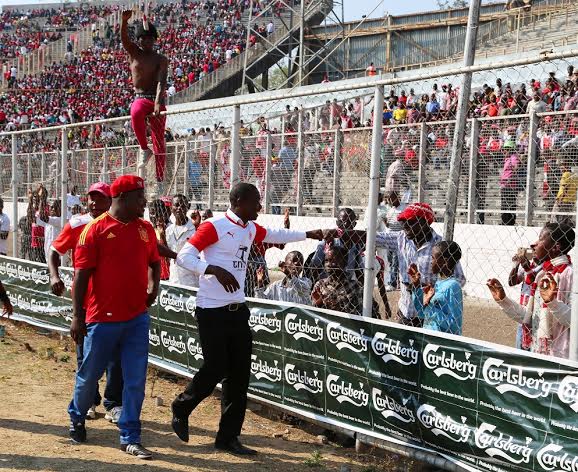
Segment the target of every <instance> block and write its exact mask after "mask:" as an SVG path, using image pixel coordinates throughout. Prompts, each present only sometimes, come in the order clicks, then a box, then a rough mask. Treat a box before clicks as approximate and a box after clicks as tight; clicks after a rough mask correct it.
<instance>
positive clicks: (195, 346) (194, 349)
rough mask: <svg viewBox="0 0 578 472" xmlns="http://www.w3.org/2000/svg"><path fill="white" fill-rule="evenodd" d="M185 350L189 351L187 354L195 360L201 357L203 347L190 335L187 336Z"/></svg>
mask: <svg viewBox="0 0 578 472" xmlns="http://www.w3.org/2000/svg"><path fill="white" fill-rule="evenodd" d="M187 351H189V354H190V355H191V356H193V357H194V358H195V360H197V361H198V360H199V359H202V358H203V349H202V348H201V345H200V344H199V343H198V342H197V340H196V339H195V338H193V337H192V336H189V337H188V339H187Z"/></svg>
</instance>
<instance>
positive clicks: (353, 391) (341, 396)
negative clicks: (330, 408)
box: [327, 374, 369, 406]
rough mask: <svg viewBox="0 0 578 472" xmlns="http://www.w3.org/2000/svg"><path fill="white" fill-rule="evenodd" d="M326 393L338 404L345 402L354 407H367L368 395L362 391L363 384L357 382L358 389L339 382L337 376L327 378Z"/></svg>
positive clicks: (348, 383) (349, 383)
mask: <svg viewBox="0 0 578 472" xmlns="http://www.w3.org/2000/svg"><path fill="white" fill-rule="evenodd" d="M327 391H328V392H329V393H330V394H331V396H333V397H335V398H336V399H337V401H338V402H339V403H343V402H347V403H351V404H352V405H355V406H367V404H368V403H369V393H367V392H366V391H365V390H363V383H361V382H359V389H357V388H355V387H354V386H353V384H352V383H351V382H347V384H346V383H345V381H343V380H342V381H341V382H340V381H339V375H333V374H331V375H328V376H327Z"/></svg>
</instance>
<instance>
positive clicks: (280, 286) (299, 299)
mask: <svg viewBox="0 0 578 472" xmlns="http://www.w3.org/2000/svg"><path fill="white" fill-rule="evenodd" d="M303 263H304V260H303V254H301V253H300V252H299V251H291V252H289V253H288V254H287V256H285V260H284V261H283V262H280V263H279V268H280V269H281V271H282V272H283V274H284V275H285V277H283V279H281V280H278V281H277V282H273V283H272V284H270V285H269V286H268V287H267V288H265V278H266V274H265V269H264V268H263V267H259V268H258V269H257V274H256V275H257V283H256V287H255V296H257V297H258V298H266V299H269V300H277V301H280V302H289V303H300V304H302V305H310V304H311V280H310V279H308V278H307V277H304V276H301V273H302V272H303Z"/></svg>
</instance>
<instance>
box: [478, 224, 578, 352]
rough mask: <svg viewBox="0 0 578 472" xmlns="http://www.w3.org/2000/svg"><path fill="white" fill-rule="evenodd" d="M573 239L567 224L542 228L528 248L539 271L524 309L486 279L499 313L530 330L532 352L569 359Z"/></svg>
mask: <svg viewBox="0 0 578 472" xmlns="http://www.w3.org/2000/svg"><path fill="white" fill-rule="evenodd" d="M575 238H576V236H575V232H574V229H573V228H572V227H571V226H568V225H566V224H560V223H548V224H546V225H545V226H544V228H543V229H542V231H541V232H540V237H539V239H538V241H536V243H534V244H533V245H532V246H531V247H532V249H533V250H534V259H535V260H536V262H537V263H538V264H541V265H542V269H541V270H540V271H539V272H538V273H537V274H536V277H535V279H534V281H533V283H532V289H531V296H530V300H529V302H528V304H527V306H525V307H524V306H522V305H520V304H518V303H516V302H514V301H513V300H511V299H509V298H508V297H506V293H505V291H504V288H503V286H502V284H501V283H500V282H499V281H498V280H497V279H490V280H488V283H487V285H488V288H489V290H490V293H491V294H492V297H493V298H494V300H495V301H496V302H497V303H498V306H499V307H500V308H501V309H502V311H503V312H504V313H505V314H506V315H508V317H510V318H512V319H513V320H515V321H517V322H518V323H524V324H525V325H526V326H529V327H531V340H532V343H531V351H532V352H535V353H538V354H545V355H549V356H556V357H563V358H568V350H569V344H570V298H571V293H572V274H573V270H572V264H571V261H570V259H569V257H568V253H569V252H570V251H571V250H572V248H573V247H574V244H575Z"/></svg>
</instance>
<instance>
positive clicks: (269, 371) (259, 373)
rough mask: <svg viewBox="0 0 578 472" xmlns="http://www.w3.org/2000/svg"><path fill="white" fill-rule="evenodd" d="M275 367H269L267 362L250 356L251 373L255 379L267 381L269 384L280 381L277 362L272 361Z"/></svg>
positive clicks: (253, 355)
mask: <svg viewBox="0 0 578 472" xmlns="http://www.w3.org/2000/svg"><path fill="white" fill-rule="evenodd" d="M273 364H274V365H275V366H271V365H269V363H268V362H267V361H263V360H261V359H257V356H256V355H255V354H251V373H252V374H253V375H254V376H255V378H256V379H258V380H261V379H267V380H269V381H270V382H279V381H280V380H281V375H282V372H281V369H280V368H279V367H278V364H279V361H273Z"/></svg>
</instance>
